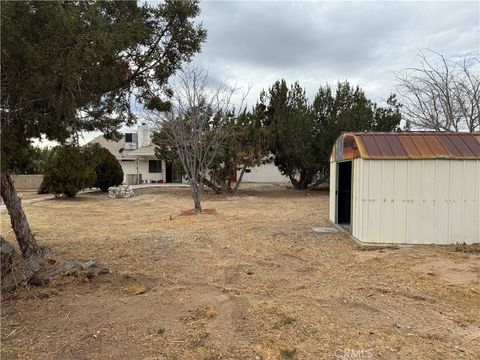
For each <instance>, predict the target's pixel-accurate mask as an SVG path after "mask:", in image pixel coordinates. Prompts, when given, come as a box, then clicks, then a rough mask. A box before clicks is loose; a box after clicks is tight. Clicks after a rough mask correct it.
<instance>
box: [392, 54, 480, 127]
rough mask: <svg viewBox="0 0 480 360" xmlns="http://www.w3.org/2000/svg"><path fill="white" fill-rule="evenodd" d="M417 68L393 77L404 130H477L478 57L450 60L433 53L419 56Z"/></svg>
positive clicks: (479, 112)
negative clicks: (405, 125)
mask: <svg viewBox="0 0 480 360" xmlns="http://www.w3.org/2000/svg"><path fill="white" fill-rule="evenodd" d="M418 57H419V58H420V67H413V68H406V69H403V70H402V71H400V72H399V73H397V74H396V77H397V80H398V86H397V92H398V94H399V96H400V102H401V103H402V113H403V117H404V119H405V120H406V121H407V127H408V128H410V127H412V128H420V129H428V130H435V131H468V132H476V131H480V58H479V57H478V54H476V55H472V54H467V55H465V56H464V57H463V58H462V60H461V61H458V60H456V61H453V60H450V59H448V58H446V57H445V56H444V55H443V54H440V53H437V52H435V51H433V50H428V49H427V50H421V51H420V52H419V53H418Z"/></svg>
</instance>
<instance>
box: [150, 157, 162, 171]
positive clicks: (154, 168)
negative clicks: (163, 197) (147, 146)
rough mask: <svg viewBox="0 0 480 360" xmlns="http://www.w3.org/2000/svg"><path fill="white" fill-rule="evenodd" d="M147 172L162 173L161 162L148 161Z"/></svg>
mask: <svg viewBox="0 0 480 360" xmlns="http://www.w3.org/2000/svg"><path fill="white" fill-rule="evenodd" d="M148 172H150V173H161V172H162V160H149V161H148Z"/></svg>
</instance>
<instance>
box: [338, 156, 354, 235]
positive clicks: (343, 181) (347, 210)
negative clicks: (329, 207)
mask: <svg viewBox="0 0 480 360" xmlns="http://www.w3.org/2000/svg"><path fill="white" fill-rule="evenodd" d="M337 174H338V180H337V181H338V183H337V222H338V223H339V224H341V225H346V226H347V227H348V228H350V222H351V219H350V217H351V213H352V162H351V161H344V162H340V163H338V173H337Z"/></svg>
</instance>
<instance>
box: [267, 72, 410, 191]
mask: <svg viewBox="0 0 480 360" xmlns="http://www.w3.org/2000/svg"><path fill="white" fill-rule="evenodd" d="M260 103H262V104H263V105H264V108H265V116H266V118H267V120H266V122H265V123H266V124H267V126H268V128H269V133H270V151H271V153H272V154H273V156H274V161H275V165H277V166H278V168H279V170H280V171H281V172H282V174H284V175H285V176H288V177H289V178H290V180H291V182H292V185H293V186H294V188H295V189H307V188H311V187H315V186H317V185H319V184H320V183H321V182H323V181H325V180H326V179H327V177H328V171H329V166H328V165H329V158H330V154H331V151H332V147H333V145H334V143H335V141H336V139H337V138H338V136H339V135H340V134H341V133H342V132H345V131H367V130H370V131H394V130H397V129H398V127H399V124H400V120H401V116H400V112H399V106H398V104H397V103H396V98H395V96H394V95H392V96H390V98H389V99H388V101H387V106H386V107H379V106H378V105H377V104H375V103H373V102H372V101H370V100H369V99H368V98H367V97H366V96H365V93H364V92H363V91H362V90H361V89H360V88H359V87H358V86H357V87H355V88H354V87H351V86H350V84H349V83H348V82H344V83H338V85H337V88H336V91H335V94H334V93H333V91H332V89H331V87H330V86H329V85H326V86H322V87H320V89H319V90H318V92H317V94H316V96H315V99H314V101H313V103H312V104H309V102H308V100H307V98H306V96H305V90H304V89H303V88H302V87H301V86H300V84H299V83H298V82H296V83H294V84H293V85H292V86H290V87H288V85H287V83H286V81H285V80H279V81H277V82H276V83H275V84H273V86H272V87H271V88H270V89H269V91H268V93H265V92H262V94H261V96H260Z"/></svg>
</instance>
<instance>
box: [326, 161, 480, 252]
mask: <svg viewBox="0 0 480 360" xmlns="http://www.w3.org/2000/svg"><path fill="white" fill-rule="evenodd" d="M330 168H331V174H335V173H336V163H331V164H330ZM330 184H331V188H330V197H331V198H330V219H331V220H332V221H334V219H335V211H336V209H335V207H336V204H335V190H336V178H335V175H333V176H332V175H331V179H330ZM352 200H353V202H352V207H353V216H352V235H353V236H354V237H356V238H357V239H359V240H360V241H362V242H366V243H395V244H432V243H434V244H455V243H463V242H465V243H475V242H480V160H365V159H355V160H354V162H353V194H352Z"/></svg>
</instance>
